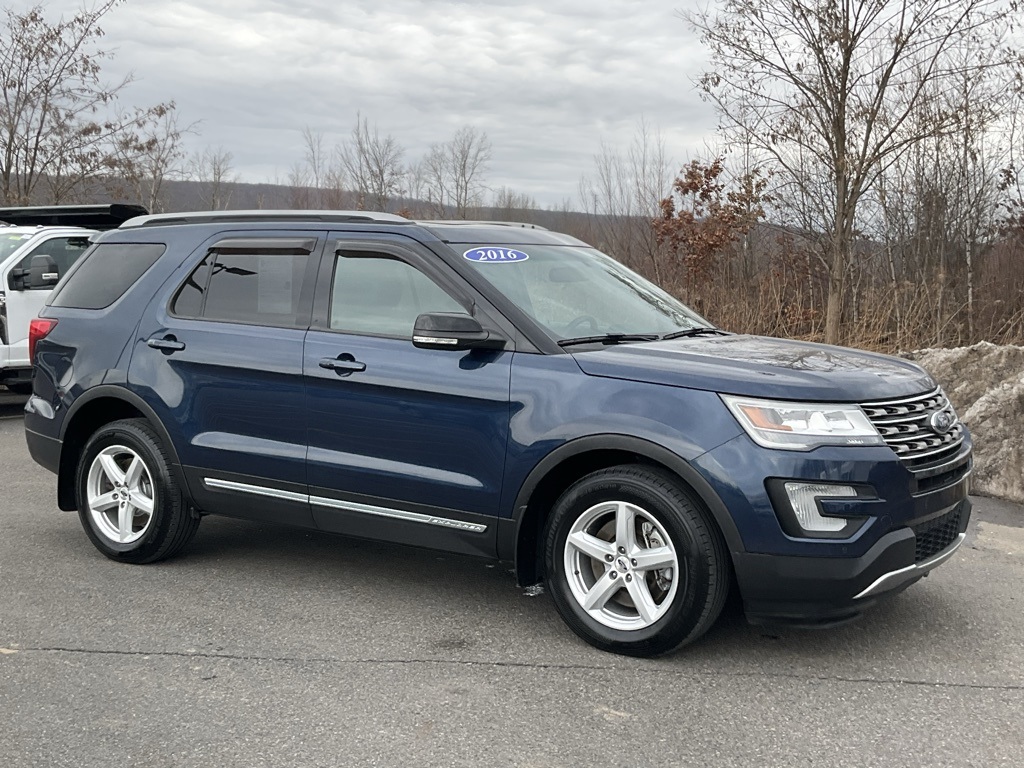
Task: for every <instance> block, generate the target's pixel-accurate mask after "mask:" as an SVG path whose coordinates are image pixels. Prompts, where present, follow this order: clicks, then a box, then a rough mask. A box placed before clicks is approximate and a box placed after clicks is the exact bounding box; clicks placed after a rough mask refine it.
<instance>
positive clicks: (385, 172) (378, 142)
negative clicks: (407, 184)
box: [340, 114, 405, 211]
mask: <svg viewBox="0 0 1024 768" xmlns="http://www.w3.org/2000/svg"><path fill="white" fill-rule="evenodd" d="M404 156H405V149H404V148H403V147H402V146H401V145H400V144H399V143H398V140H397V139H395V137H394V136H391V135H390V134H388V135H387V136H381V135H380V132H379V131H378V130H377V126H376V125H374V126H373V128H372V129H371V128H370V121H369V120H367V119H366V118H365V117H362V116H361V115H359V114H356V124H355V126H354V127H353V128H352V134H351V137H350V139H349V141H347V142H345V143H344V145H342V148H341V150H340V157H341V163H342V165H343V166H344V169H345V172H346V173H347V175H348V176H347V177H348V179H349V180H350V181H351V183H352V184H354V185H355V191H356V193H357V194H358V196H359V200H358V204H359V207H360V208H365V207H367V206H368V207H369V208H370V209H371V210H375V211H385V210H387V206H388V202H390V200H391V199H392V198H393V197H396V196H397V195H400V194H401V193H402V186H403V179H404V177H405V169H404V167H403V166H402V158H403V157H404Z"/></svg>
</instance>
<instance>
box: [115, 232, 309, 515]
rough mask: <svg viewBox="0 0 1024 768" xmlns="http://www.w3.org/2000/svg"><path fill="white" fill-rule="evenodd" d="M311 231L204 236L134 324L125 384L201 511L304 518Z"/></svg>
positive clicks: (306, 506)
mask: <svg viewBox="0 0 1024 768" xmlns="http://www.w3.org/2000/svg"><path fill="white" fill-rule="evenodd" d="M322 242H323V234H322V233H321V234H320V235H319V236H318V235H317V233H315V232H313V233H309V232H298V233H296V232H277V233H275V232H270V233H268V232H232V233H230V234H226V235H223V236H219V237H217V238H214V239H213V240H212V241H210V242H208V243H207V244H206V245H205V246H204V247H202V248H200V249H199V251H197V252H196V253H194V254H193V255H192V257H190V258H189V259H187V260H186V261H185V263H184V264H183V265H182V267H181V268H179V270H178V271H177V272H176V273H175V274H174V276H173V277H172V278H171V280H170V281H169V286H167V287H166V288H165V289H164V290H163V291H162V293H160V294H158V298H157V299H155V300H154V303H153V304H152V305H151V306H150V308H149V310H147V312H146V313H145V316H144V318H143V320H142V322H141V324H140V327H139V333H138V335H137V337H136V338H137V342H136V345H135V350H134V353H133V356H132V361H131V367H130V370H129V385H130V386H131V387H132V388H133V389H134V390H136V391H137V392H138V393H139V394H140V395H141V396H142V397H143V399H145V400H146V401H147V402H148V403H149V404H150V405H151V406H152V407H153V409H154V410H155V411H156V414H157V416H158V417H159V419H160V421H161V422H162V423H163V424H164V425H165V426H166V427H167V429H168V430H169V432H170V433H171V439H172V441H173V442H174V443H175V446H176V448H177V450H178V457H179V459H180V461H181V464H182V468H183V471H184V473H185V477H186V480H187V482H188V485H189V489H190V491H191V492H192V496H193V498H194V499H195V500H196V502H197V503H198V504H199V506H200V507H201V508H203V509H205V510H207V511H210V512H218V513H221V514H228V515H233V516H237V517H246V518H251V519H257V520H270V521H277V522H283V523H287V524H292V525H304V526H309V527H314V526H313V521H312V517H311V515H310V511H309V504H308V501H307V499H306V465H305V462H306V417H305V399H304V385H303V376H302V343H303V338H304V337H305V334H306V330H307V328H308V326H309V318H310V313H311V307H312V295H313V286H314V283H315V278H316V270H317V266H318V259H319V253H320V250H321V244H322Z"/></svg>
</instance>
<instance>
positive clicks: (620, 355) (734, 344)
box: [572, 336, 936, 402]
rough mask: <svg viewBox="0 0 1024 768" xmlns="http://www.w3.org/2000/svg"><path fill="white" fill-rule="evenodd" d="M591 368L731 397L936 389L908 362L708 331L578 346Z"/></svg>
mask: <svg viewBox="0 0 1024 768" xmlns="http://www.w3.org/2000/svg"><path fill="white" fill-rule="evenodd" d="M572 354H573V356H574V357H575V358H576V362H577V363H579V366H580V368H582V369H583V371H584V373H587V374H589V375H591V376H605V377H608V378H613V379H628V380H632V381H645V382H649V383H651V384H667V385H668V386H673V387H689V388H691V389H704V390H710V391H713V392H721V393H725V394H731V395H746V396H748V397H764V398H775V399H780V400H808V401H818V402H826V401H832V402H865V401H869V400H887V399H897V398H900V397H907V396H910V395H917V394H920V393H922V392H927V391H929V390H932V389H934V388H935V387H936V384H935V381H934V380H933V379H932V377H931V376H929V375H928V374H927V373H926V372H925V371H924V370H923V369H922V368H920V367H919V366H917V365H914V364H913V363H911V362H908V361H906V360H901V359H899V358H895V357H890V356H888V355H878V354H874V353H871V352H861V351H860V350H856V349H847V348H845V347H830V346H826V345H824V344H812V343H810V342H804V341H789V340H787V339H774V338H769V337H765V336H707V337H696V338H689V339H685V338H684V339H673V340H671V341H654V342H646V343H642V344H619V345H617V346H608V347H601V348H599V349H590V350H586V351H584V350H580V351H577V350H573V352H572Z"/></svg>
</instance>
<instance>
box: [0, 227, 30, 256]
mask: <svg viewBox="0 0 1024 768" xmlns="http://www.w3.org/2000/svg"><path fill="white" fill-rule="evenodd" d="M31 237H32V235H25V234H20V235H15V234H12V233H10V232H7V233H3V232H0V261H3V260H4V259H6V258H7V257H8V256H10V255H11V254H12V253H14V252H15V251H16V250H18V249H19V248H20V247H21V246H22V245H24V243H25V241H26V240H28V239H29V238H31Z"/></svg>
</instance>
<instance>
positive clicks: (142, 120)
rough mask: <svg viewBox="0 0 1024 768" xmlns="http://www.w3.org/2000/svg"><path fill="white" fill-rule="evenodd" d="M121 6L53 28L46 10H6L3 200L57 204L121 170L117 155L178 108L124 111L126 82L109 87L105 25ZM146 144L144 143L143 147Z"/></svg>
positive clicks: (0, 47) (0, 53)
mask: <svg viewBox="0 0 1024 768" xmlns="http://www.w3.org/2000/svg"><path fill="white" fill-rule="evenodd" d="M120 2H121V0H106V2H103V3H101V4H100V5H98V6H96V7H95V8H93V9H92V10H81V11H79V12H77V13H76V14H74V15H73V16H71V17H70V18H63V17H62V18H60V19H58V20H57V21H56V22H50V21H48V20H47V18H46V16H45V15H44V9H43V6H40V5H36V6H34V7H32V8H29V9H28V10H26V11H24V12H21V13H19V12H16V11H15V10H14V9H13V8H6V9H5V10H4V21H3V26H4V29H3V31H2V32H0V196H2V198H3V201H4V202H5V203H7V204H15V205H17V204H24V203H27V202H31V201H33V200H34V199H36V198H37V197H38V189H39V187H40V184H41V183H43V182H45V183H46V185H47V186H48V188H49V196H48V197H49V199H50V201H52V202H60V201H62V200H65V199H67V198H68V197H69V196H70V195H71V194H72V191H73V190H74V189H76V188H79V187H80V186H81V185H82V184H83V183H84V182H87V181H90V180H92V179H95V178H96V177H98V176H100V175H103V174H104V173H109V172H110V171H111V170H112V169H114V168H116V167H117V165H118V151H119V148H121V149H123V148H124V147H125V146H128V145H131V144H132V142H133V138H132V137H133V136H135V137H136V138H138V136H137V135H138V134H139V133H140V132H143V131H144V130H145V129H146V127H147V126H152V125H153V124H154V123H157V122H159V121H160V120H161V119H162V118H163V117H164V116H165V115H166V113H167V112H168V110H172V109H173V105H169V104H162V105H158V106H156V107H152V108H148V109H128V110H123V109H120V108H119V107H118V104H117V99H118V96H119V95H120V93H121V91H122V90H123V89H124V88H125V87H126V86H127V85H128V84H129V83H130V82H131V80H132V78H131V76H130V75H129V76H128V77H126V78H124V79H123V80H121V81H120V82H117V83H114V84H113V85H106V84H104V83H103V82H102V81H101V63H102V62H103V60H105V59H108V58H110V56H111V54H110V52H109V51H106V50H104V49H102V48H100V47H99V43H100V40H101V38H102V37H103V30H102V29H101V28H100V26H99V23H100V20H101V19H102V18H103V17H104V16H105V15H106V14H107V13H108V12H109V11H110V10H111V9H113V8H114V7H115V6H117V5H118V4H119V3H120ZM139 140H140V141H141V139H139Z"/></svg>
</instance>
